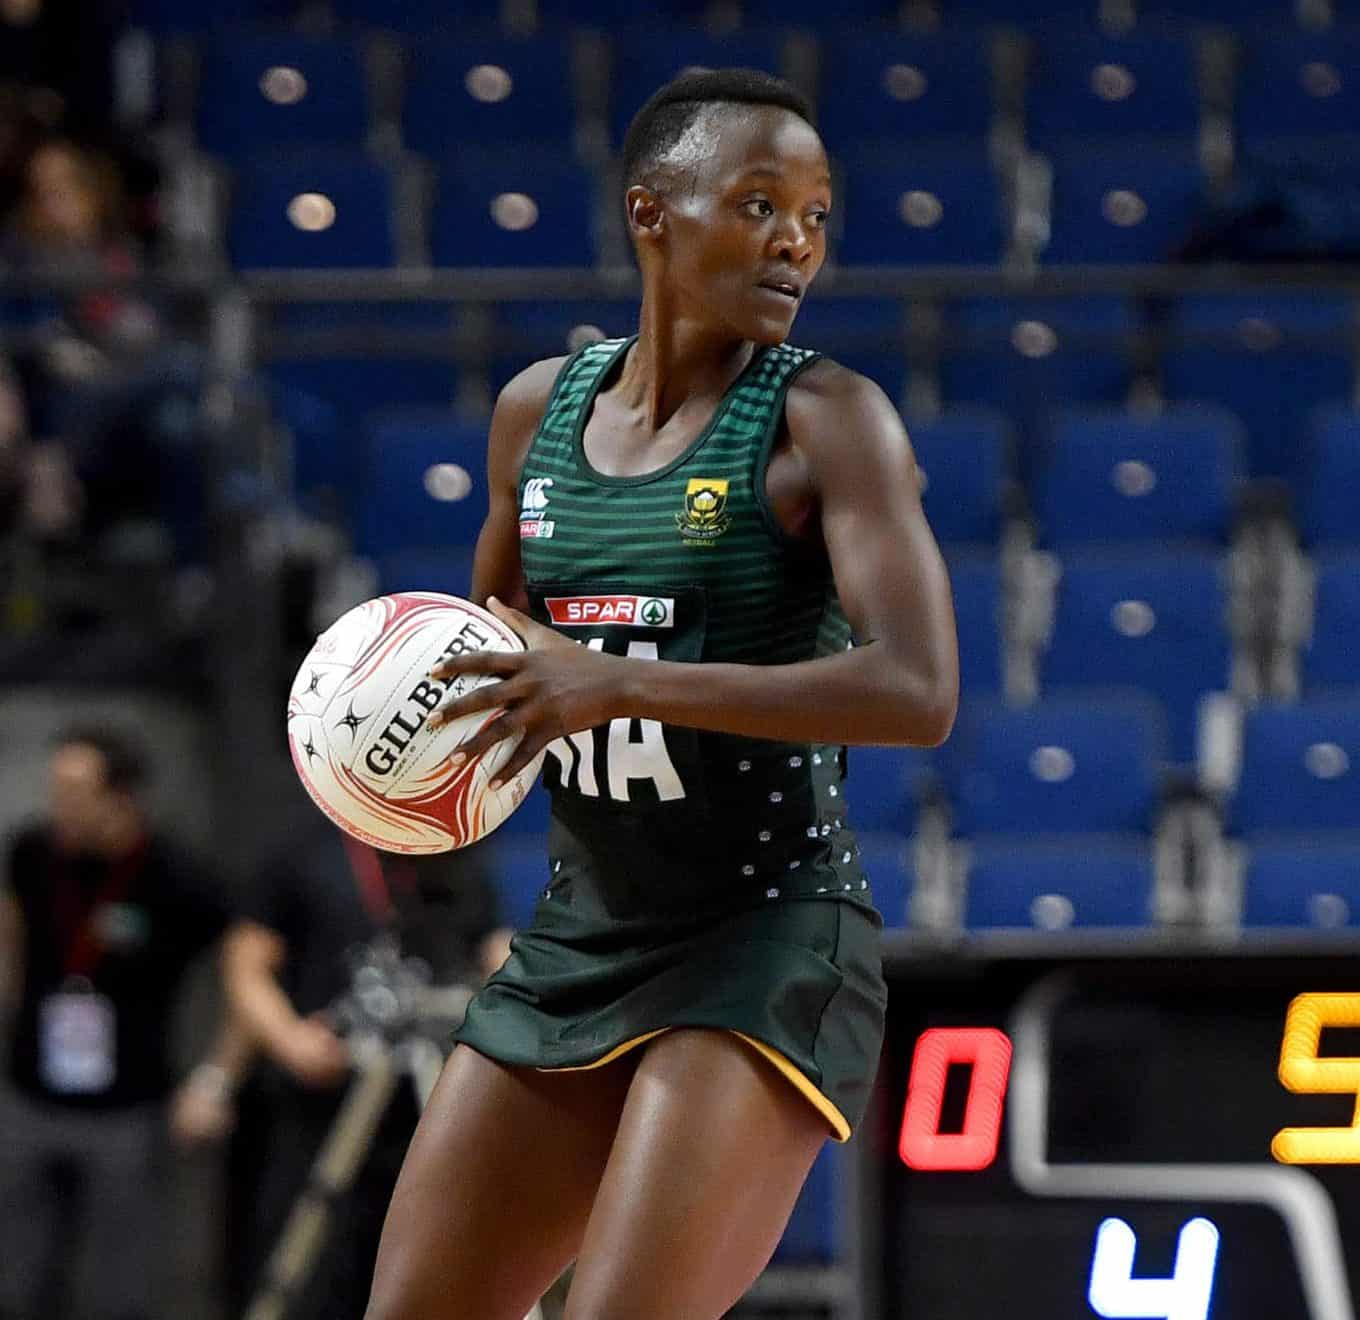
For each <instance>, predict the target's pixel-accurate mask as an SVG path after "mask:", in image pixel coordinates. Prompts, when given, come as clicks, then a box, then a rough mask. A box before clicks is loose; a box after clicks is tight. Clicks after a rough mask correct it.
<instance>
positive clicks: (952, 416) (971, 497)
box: [907, 408, 1012, 545]
mask: <svg viewBox="0 0 1360 1320" xmlns="http://www.w3.org/2000/svg"><path fill="white" fill-rule="evenodd" d="M907 429H908V431H909V433H910V435H911V444H912V448H913V449H914V450H915V451H916V463H917V466H918V467H919V468H920V469H921V475H922V477H923V478H924V481H925V486H924V488H923V492H922V501H923V503H924V505H925V511H926V517H928V518H929V519H930V526H931V530H932V531H933V532H934V533H935V539H936V540H937V541H939V542H940V543H941V544H942V545H958V544H960V543H968V542H974V543H983V544H987V545H995V544H996V541H997V538H998V537H999V536H1000V534H1001V517H1002V512H1003V508H1002V504H1003V500H1004V497H1005V487H1006V482H1007V480H1008V478H1009V477H1010V470H1011V459H1012V455H1011V433H1010V426H1009V425H1008V424H1007V422H1006V419H1005V417H1004V416H1003V415H1002V414H1001V413H999V412H992V411H989V410H986V409H982V408H978V409H974V410H966V409H959V410H958V411H955V412H948V413H944V414H942V415H941V416H939V417H933V418H931V419H929V420H927V421H920V422H909V424H908V428H907Z"/></svg>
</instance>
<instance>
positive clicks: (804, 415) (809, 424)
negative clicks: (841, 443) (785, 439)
mask: <svg viewBox="0 0 1360 1320" xmlns="http://www.w3.org/2000/svg"><path fill="white" fill-rule="evenodd" d="M784 411H785V415H786V417H787V418H788V424H789V429H790V431H791V432H792V434H793V435H794V436H795V438H798V439H805V438H806V439H809V440H820V439H823V438H827V437H834V436H835V435H847V436H848V435H851V434H853V433H855V432H858V431H862V429H863V428H865V427H866V426H871V427H873V428H874V429H876V430H879V429H886V430H888V431H892V432H895V433H898V434H900V433H901V430H902V420H901V418H900V417H899V415H898V412H897V409H896V408H895V407H893V403H892V400H891V399H890V398H888V396H887V394H885V393H884V391H883V389H882V387H881V386H880V385H879V384H878V383H877V382H875V381H873V380H871V379H870V378H869V377H868V376H865V375H862V374H861V373H860V372H858V371H852V370H851V369H850V368H849V367H845V366H842V365H841V364H840V363H839V362H836V361H834V360H833V359H832V358H827V357H819V358H817V360H816V361H814V362H812V363H811V364H810V365H809V366H807V367H805V368H804V369H803V370H802V371H800V372H799V373H798V375H796V376H795V377H794V378H793V380H792V382H791V383H790V385H789V392H788V397H787V400H786V401H785V405H784ZM847 424H849V425H847Z"/></svg>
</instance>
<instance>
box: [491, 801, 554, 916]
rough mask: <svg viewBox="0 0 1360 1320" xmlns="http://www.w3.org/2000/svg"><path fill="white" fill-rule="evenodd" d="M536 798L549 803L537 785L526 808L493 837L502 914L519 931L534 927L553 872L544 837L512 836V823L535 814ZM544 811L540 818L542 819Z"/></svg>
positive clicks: (493, 860) (492, 865) (494, 874)
mask: <svg viewBox="0 0 1360 1320" xmlns="http://www.w3.org/2000/svg"><path fill="white" fill-rule="evenodd" d="M535 795H539V796H541V797H542V798H543V799H546V798H547V796H548V794H547V790H546V789H544V788H543V786H542V785H541V784H536V785H535V786H534V788H533V790H532V791H531V792H530V795H529V797H528V798H526V799H525V800H524V805H523V806H522V807H520V809H519V811H517V812H515V814H514V815H513V816H511V817H510V818H509V820H507V821H506V822H505V824H504V825H502V826H501V828H500V829H498V830H497V831H496V832H495V833H494V834H492V835H491V836H490V840H489V846H490V849H491V872H492V875H493V876H494V878H495V881H496V893H497V896H498V897H499V899H500V908H501V913H502V916H503V918H504V919H505V921H506V922H507V923H508V924H509V925H510V926H512V927H513V928H514V929H515V930H523V929H524V928H525V927H526V926H529V925H531V924H532V923H533V919H534V905H535V904H536V903H537V902H538V900H539V899H540V898H541V897H542V896H543V891H544V890H545V889H546V888H547V887H548V882H549V880H550V879H551V871H550V869H549V862H548V840H547V837H546V836H545V835H543V834H527V833H526V834H508V833H506V830H507V829H508V827H509V825H510V821H512V820H514V819H515V817H516V816H518V815H520V814H521V812H526V811H528V812H532V811H533V810H535V807H534V805H533V803H532V799H533V798H534V796H535ZM541 814H542V813H541V811H540V815H541Z"/></svg>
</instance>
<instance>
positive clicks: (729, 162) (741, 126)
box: [666, 107, 831, 344]
mask: <svg viewBox="0 0 1360 1320" xmlns="http://www.w3.org/2000/svg"><path fill="white" fill-rule="evenodd" d="M716 124H717V129H716V132H715V134H714V142H713V150H712V151H711V152H710V153H709V154H707V155H706V157H705V158H704V159H703V160H702V161H700V162H698V165H697V169H696V172H695V176H694V178H695V185H694V188H693V189H692V191H687V192H685V193H683V194H681V195H677V196H674V197H672V198H668V199H667V203H666V211H667V217H668V220H669V222H670V251H669V256H670V261H669V276H670V278H671V280H672V282H673V284H674V285H675V286H676V291H677V292H678V293H679V294H680V296H681V298H682V299H683V300H684V301H685V302H686V303H688V304H690V305H692V306H693V305H697V306H699V307H702V308H703V309H704V310H705V312H706V313H707V314H708V315H715V314H716V315H717V316H718V317H719V318H721V320H722V322H723V324H724V325H725V326H726V327H728V328H730V329H732V330H734V331H735V332H736V333H738V334H739V335H740V336H741V337H742V338H743V339H751V340H754V341H755V342H757V343H762V344H777V343H781V342H782V341H783V340H784V339H785V338H787V337H788V333H789V330H790V328H791V327H792V325H793V318H794V317H795V316H796V315H797V312H798V308H799V306H800V305H801V303H802V300H803V296H804V294H805V293H806V292H807V289H808V286H809V285H810V284H811V283H812V281H813V279H814V277H815V276H816V274H817V272H818V271H819V270H820V269H821V268H822V262H823V261H825V260H826V223H827V218H828V215H829V213H830V210H831V174H830V170H829V168H828V166H827V160H826V152H825V150H824V149H823V147H822V143H821V139H820V138H819V137H818V136H817V133H816V131H815V130H814V129H813V128H812V127H811V126H810V125H809V124H807V123H806V122H805V121H804V120H802V119H800V118H799V117H798V116H797V115H795V114H792V113H790V112H789V111H787V110H779V109H775V108H771V107H759V108H754V109H752V110H749V111H744V112H738V111H732V110H730V109H728V110H727V111H726V112H725V113H721V112H720V117H718V118H717V119H716Z"/></svg>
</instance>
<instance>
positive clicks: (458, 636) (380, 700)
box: [288, 591, 543, 853]
mask: <svg viewBox="0 0 1360 1320" xmlns="http://www.w3.org/2000/svg"><path fill="white" fill-rule="evenodd" d="M523 649H524V645H523V643H522V642H521V641H520V639H519V637H518V636H517V635H516V634H515V633H514V632H513V631H512V630H511V629H510V628H508V627H506V625H505V624H503V623H502V622H501V621H500V620H499V619H497V618H496V616H495V615H494V614H490V613H488V612H487V611H486V610H484V609H481V608H479V607H478V606H476V605H474V604H472V602H471V601H466V600H461V599H459V598H458V597H456V596H445V595H440V594H438V593H436V592H432V591H408V592H403V593H401V594H400V595H395V596H380V597H378V598H377V599H376V600H369V601H365V602H364V603H363V604H362V605H356V606H355V607H354V608H353V609H352V610H350V611H349V612H348V613H346V614H343V615H342V616H341V617H340V618H339V619H337V620H336V621H335V623H333V624H332V625H331V626H330V627H329V628H327V629H326V631H325V632H323V633H322V634H321V636H320V637H318V638H317V639H316V645H315V646H313V647H312V649H311V652H310V653H309V654H308V656H307V658H306V660H304V661H303V662H302V667H301V668H300V669H299V670H298V673H297V677H296V678H295V679H294V680H293V687H292V690H291V691H290V692H289V694H288V746H289V749H290V751H291V752H292V756H293V765H294V766H295V767H296V768H297V772H298V775H299V776H300V777H301V779H302V782H303V785H304V786H305V787H306V789H307V792H308V793H310V794H311V796H312V800H313V801H314V802H315V803H316V805H317V806H318V807H320V808H321V810H322V811H324V812H325V813H326V815H327V816H329V817H330V818H331V820H333V821H334V822H335V823H336V824H337V825H339V826H340V828H341V829H343V830H345V831H346V832H348V833H349V834H352V835H353V836H354V837H355V838H356V839H361V840H363V841H364V842H365V843H370V844H372V845H373V846H374V847H376V848H382V849H385V850H387V851H388V852H399V853H438V852H448V851H449V850H450V849H453V848H461V847H463V846H464V845H466V844H469V843H474V842H475V841H476V840H478V839H480V838H482V837H484V836H485V835H487V834H489V833H490V832H491V831H492V830H494V829H495V828H496V826H498V825H499V824H500V823H501V822H502V821H503V820H505V818H506V817H507V816H508V815H510V813H511V812H512V811H514V810H515V808H516V807H518V806H519V804H520V803H521V802H523V801H524V796H525V794H526V793H527V792H528V791H529V788H530V786H531V785H532V784H533V782H534V779H535V778H536V777H537V775H538V772H539V768H540V767H541V766H542V764H543V755H542V753H540V754H539V755H538V756H537V757H535V758H534V760H533V761H532V762H531V763H530V764H529V765H527V766H525V768H524V769H523V770H521V771H520V772H519V774H517V775H516V776H515V777H514V778H513V779H512V780H510V781H509V782H507V783H505V784H502V785H501V787H500V788H499V789H492V788H491V787H490V780H491V779H492V778H493V777H494V776H495V774H496V771H497V770H499V769H500V767H501V766H503V765H504V764H505V763H506V761H507V760H508V759H509V758H510V755H511V753H512V751H513V749H514V746H515V744H516V742H517V741H518V740H517V739H504V740H502V741H501V742H498V743H496V744H495V745H494V746H493V747H492V748H491V749H490V750H489V751H487V752H486V753H485V755H483V756H480V757H475V758H473V759H472V760H471V761H467V762H464V763H463V764H462V765H461V766H459V767H458V768H457V769H456V770H455V769H454V768H453V766H452V765H451V764H450V762H451V759H452V757H453V754H454V753H455V752H456V751H457V750H458V747H459V745H460V744H461V743H463V742H465V741H466V740H467V739H469V738H471V737H472V736H473V735H474V734H475V733H476V732H477V731H478V730H479V729H481V728H482V727H484V726H485V725H486V724H488V723H490V722H491V721H492V720H493V719H495V718H496V717H497V716H498V715H499V714H500V711H499V709H493V710H487V711H478V712H477V713H475V714H473V715H469V716H466V717H464V718H463V719H460V720H457V721H455V722H454V723H452V724H446V725H443V726H440V727H438V728H431V727H430V726H429V716H430V715H431V714H432V713H433V711H434V710H435V708H436V707H437V706H439V705H440V704H441V703H442V702H443V701H444V700H445V698H446V697H451V696H452V697H456V696H461V695H463V694H464V693H466V692H470V691H472V690H473V689H474V688H476V687H479V686H481V685H482V684H483V683H496V682H499V681H500V680H499V679H497V678H494V677H489V676H486V675H472V674H469V675H465V676H462V677H459V678H457V679H454V680H452V681H451V682H449V683H439V682H436V681H435V680H434V679H432V678H430V676H429V674H430V670H431V669H432V668H434V666H435V665H436V664H438V663H439V661H440V660H442V659H446V658H448V657H451V656H453V655H456V654H459V653H460V652H462V651H465V650H474V651H486V650H491V651H522V650H523Z"/></svg>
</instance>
